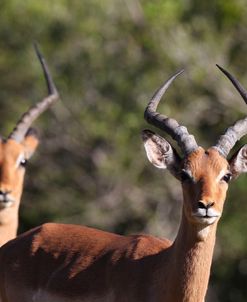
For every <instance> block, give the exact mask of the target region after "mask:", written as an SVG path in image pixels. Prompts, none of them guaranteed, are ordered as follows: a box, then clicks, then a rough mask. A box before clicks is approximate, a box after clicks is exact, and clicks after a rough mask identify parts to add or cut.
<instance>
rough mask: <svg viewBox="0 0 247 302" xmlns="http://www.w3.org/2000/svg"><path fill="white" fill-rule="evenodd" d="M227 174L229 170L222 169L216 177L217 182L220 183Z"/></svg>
mask: <svg viewBox="0 0 247 302" xmlns="http://www.w3.org/2000/svg"><path fill="white" fill-rule="evenodd" d="M226 173H227V170H226V169H222V170H221V171H220V173H219V175H218V176H217V177H216V182H219V181H220V180H221V179H222V177H223V176H224V175H225V174H226Z"/></svg>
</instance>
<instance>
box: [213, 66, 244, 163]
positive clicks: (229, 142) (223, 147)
mask: <svg viewBox="0 0 247 302" xmlns="http://www.w3.org/2000/svg"><path fill="white" fill-rule="evenodd" d="M216 66H217V67H218V68H219V69H220V70H221V71H222V72H223V73H224V74H225V75H226V77H227V78H228V79H229V80H230V81H231V82H232V84H233V85H234V87H235V88H236V89H237V91H238V92H239V94H240V95H241V96H242V98H243V100H244V101H245V103H246V104H247V91H246V90H245V89H244V88H243V86H242V85H241V84H240V83H239V81H238V80H237V79H236V78H235V77H234V76H232V75H231V74H230V73H229V72H228V71H226V70H225V69H224V68H222V67H220V66H219V65H217V64H216ZM246 134H247V117H245V118H244V119H241V120H238V121H237V122H236V123H235V124H234V125H233V126H231V127H229V128H227V129H226V132H225V133H224V134H223V135H221V136H220V138H219V140H218V142H217V143H216V145H215V146H214V148H216V149H217V150H218V151H219V152H220V153H221V155H223V156H224V157H227V155H228V154H229V152H230V151H231V149H232V148H233V146H234V145H235V144H236V142H237V141H238V140H240V139H241V138H242V137H243V136H244V135H246Z"/></svg>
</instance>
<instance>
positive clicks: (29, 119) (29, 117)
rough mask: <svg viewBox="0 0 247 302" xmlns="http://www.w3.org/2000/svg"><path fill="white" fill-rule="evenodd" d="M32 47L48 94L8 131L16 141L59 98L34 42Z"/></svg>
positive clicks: (20, 139)
mask: <svg viewBox="0 0 247 302" xmlns="http://www.w3.org/2000/svg"><path fill="white" fill-rule="evenodd" d="M34 48H35V52H36V54H37V57H38V59H39V61H40V64H41V66H42V69H43V72H44V76H45V79H46V83H47V88H48V96H47V97H46V98H44V99H43V100H42V101H40V102H39V103H37V104H35V105H34V106H32V107H31V108H30V109H29V110H28V111H26V112H25V113H24V114H23V115H22V117H21V119H20V120H19V121H18V122H17V124H16V126H15V128H14V130H13V131H12V132H11V133H10V135H9V137H8V138H11V139H13V140H15V141H17V142H20V141H22V139H23V138H24V136H25V134H26V133H27V130H28V129H29V127H30V126H31V124H32V123H33V122H34V121H35V120H36V119H37V118H38V117H39V116H40V115H41V113H43V112H44V111H45V110H46V109H48V108H49V107H50V106H51V105H52V104H54V103H55V102H56V101H57V100H58V98H59V94H58V92H57V89H56V86H55V84H54V83H53V80H52V77H51V74H50V72H49V69H48V66H47V64H46V62H45V59H44V57H43V56H42V54H41V53H40V51H39V49H38V47H37V45H36V44H34Z"/></svg>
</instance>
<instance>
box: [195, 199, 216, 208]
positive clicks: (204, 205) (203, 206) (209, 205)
mask: <svg viewBox="0 0 247 302" xmlns="http://www.w3.org/2000/svg"><path fill="white" fill-rule="evenodd" d="M197 205H198V208H199V209H205V210H207V209H209V208H211V207H212V206H213V205H214V202H208V203H204V202H202V201H198V204H197Z"/></svg>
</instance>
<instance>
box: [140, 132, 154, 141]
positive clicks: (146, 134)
mask: <svg viewBox="0 0 247 302" xmlns="http://www.w3.org/2000/svg"><path fill="white" fill-rule="evenodd" d="M153 135H154V132H153V131H151V130H148V129H144V130H142V132H141V136H142V140H143V141H144V142H145V141H147V140H148V139H149V138H151V137H152V136H153Z"/></svg>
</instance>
